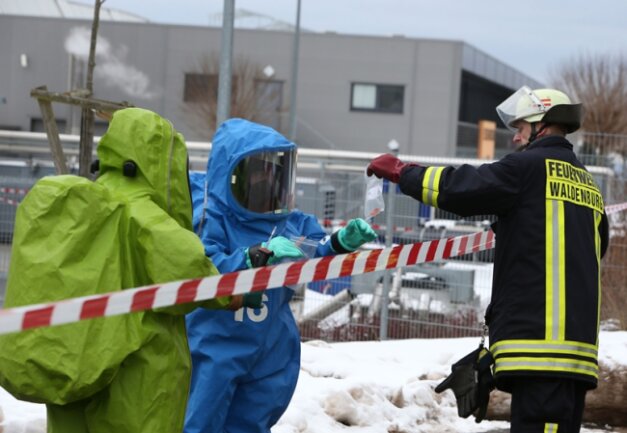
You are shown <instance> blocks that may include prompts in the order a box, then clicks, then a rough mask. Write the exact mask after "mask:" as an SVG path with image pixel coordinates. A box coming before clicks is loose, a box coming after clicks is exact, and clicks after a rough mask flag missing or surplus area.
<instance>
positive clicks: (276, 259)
mask: <svg viewBox="0 0 627 433" xmlns="http://www.w3.org/2000/svg"><path fill="white" fill-rule="evenodd" d="M263 246H264V247H265V248H267V249H269V250H270V251H272V252H273V253H274V254H272V256H271V257H270V259H269V260H268V264H269V265H273V264H275V263H280V262H282V261H284V260H286V259H287V260H290V261H291V260H298V259H302V258H303V257H305V253H303V250H301V249H300V248H298V247H297V246H296V244H295V243H294V242H292V241H290V240H289V239H287V238H284V237H283V236H277V237H276V238H272V239H270V242H268V243H265V242H264V243H263Z"/></svg>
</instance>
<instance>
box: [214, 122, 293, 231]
mask: <svg viewBox="0 0 627 433" xmlns="http://www.w3.org/2000/svg"><path fill="white" fill-rule="evenodd" d="M295 148H296V144H294V143H293V142H291V141H289V140H288V139H286V138H285V137H283V136H282V135H281V134H279V133H278V132H277V131H275V130H274V129H272V128H270V127H268V126H264V125H259V124H257V123H253V122H250V121H248V120H244V119H230V120H227V121H226V122H224V123H222V125H220V127H219V128H218V130H217V131H216V134H215V136H214V139H213V143H212V148H211V156H210V158H209V160H208V162H207V175H206V179H207V194H208V200H209V202H210V203H212V204H215V205H216V207H218V208H219V211H220V214H221V215H222V216H223V217H226V218H228V219H229V220H230V221H233V219H235V220H237V221H240V222H245V221H254V222H255V224H261V225H265V224H267V225H269V226H271V227H270V230H272V226H274V225H276V224H277V223H278V222H280V221H282V220H284V219H285V218H286V217H287V216H286V215H276V214H259V213H254V212H250V211H249V210H247V209H245V208H243V207H242V206H240V205H239V203H238V202H237V201H236V200H235V199H234V198H233V195H232V194H231V173H232V172H233V169H234V168H235V166H236V165H237V164H238V163H239V162H240V161H241V160H242V159H243V158H245V157H246V156H248V155H251V154H255V153H259V152H279V151H286V150H293V149H295ZM211 214H212V215H213V216H214V217H216V215H215V213H214V212H211Z"/></svg>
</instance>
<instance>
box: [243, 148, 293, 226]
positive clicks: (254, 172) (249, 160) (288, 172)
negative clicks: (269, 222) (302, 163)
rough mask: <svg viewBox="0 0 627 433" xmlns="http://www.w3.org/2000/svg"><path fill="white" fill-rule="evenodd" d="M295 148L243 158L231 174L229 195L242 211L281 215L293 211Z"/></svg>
mask: <svg viewBox="0 0 627 433" xmlns="http://www.w3.org/2000/svg"><path fill="white" fill-rule="evenodd" d="M295 185H296V149H291V150H286V151H279V152H260V153H255V154H252V155H248V156H246V157H245V158H243V159H242V160H241V161H240V162H239V163H238V164H237V166H236V167H235V169H234V170H233V172H232V173H231V193H232V194H233V197H234V198H235V200H236V201H237V202H238V203H239V204H240V205H241V206H242V207H243V208H245V209H248V210H249V211H251V212H257V213H272V214H283V213H289V212H290V211H291V210H292V209H293V208H294V189H295Z"/></svg>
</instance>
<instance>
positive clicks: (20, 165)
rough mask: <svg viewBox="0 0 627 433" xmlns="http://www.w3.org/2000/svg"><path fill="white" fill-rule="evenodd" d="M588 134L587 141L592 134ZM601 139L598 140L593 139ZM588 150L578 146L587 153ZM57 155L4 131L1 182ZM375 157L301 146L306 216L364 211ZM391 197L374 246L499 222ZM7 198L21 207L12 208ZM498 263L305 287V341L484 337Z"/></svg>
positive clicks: (618, 256) (615, 195)
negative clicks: (387, 280) (367, 175)
mask: <svg viewBox="0 0 627 433" xmlns="http://www.w3.org/2000/svg"><path fill="white" fill-rule="evenodd" d="M582 140H584V141H582V142H585V140H586V136H584V138H583V139H582ZM61 141H62V144H63V147H64V150H65V152H66V155H67V156H68V158H69V162H70V166H72V162H73V160H72V158H74V157H75V156H76V155H77V154H78V137H77V136H68V135H62V136H61ZM97 141H98V137H96V142H97ZM600 142H601V140H599V139H596V141H595V143H600ZM611 143H612V144H611V145H612V146H613V149H615V150H613V151H614V152H616V153H617V154H618V155H623V157H624V155H625V149H626V148H627V146H625V145H624V144H623V145H622V146H623V147H622V148H621V147H620V146H621V144H620V143H621V142H620V140H618V139H613V140H612V141H611ZM617 143H619V144H617ZM623 143H624V142H623ZM187 145H188V149H189V154H190V163H191V168H192V169H195V170H203V171H204V169H205V166H206V161H207V157H208V155H209V153H210V150H211V146H210V144H209V143H201V142H188V143H187ZM382 147H383V146H382ZM589 148H590V147H589V146H588V147H584V146H579V149H582V150H586V149H589ZM384 151H385V150H382V153H383V152H384ZM621 152H622V153H621ZM49 153H50V151H49V149H48V145H47V139H46V136H45V134H40V133H24V132H13V131H10V132H9V131H0V160H1V161H0V170H1V172H0V187H14V188H15V187H19V188H21V189H22V190H24V189H28V188H30V186H32V185H33V184H34V183H35V181H36V180H37V179H38V178H40V177H41V176H43V175H46V174H51V173H53V171H54V170H53V166H52V164H51V162H50V161H51V160H50V158H49ZM599 154H600V155H603V154H602V153H599ZM377 155H378V153H362V152H349V151H338V150H323V149H306V148H300V149H299V159H298V171H297V194H296V202H297V206H298V207H299V208H300V209H301V210H302V211H304V212H306V213H310V214H314V215H316V216H317V217H318V218H319V220H320V221H321V223H322V224H323V225H324V227H325V229H326V230H327V231H328V232H329V233H330V232H332V231H333V230H336V229H338V228H339V227H340V226H341V225H342V224H343V223H345V222H346V221H348V220H350V219H351V218H356V217H363V216H364V212H363V200H364V187H365V182H364V170H365V167H366V166H367V164H368V163H369V162H370V161H371V160H372V159H373V158H374V157H376V156H377ZM583 156H584V158H585V155H583ZM400 158H401V159H403V160H406V161H414V162H418V163H422V164H429V165H460V164H471V165H475V166H477V165H480V164H483V163H486V162H489V161H485V160H477V159H474V158H443V157H429V156H415V155H400ZM593 160H594V161H596V162H603V164H602V165H600V166H589V167H588V168H589V170H590V171H591V172H592V173H593V175H594V176H595V178H596V179H597V181H598V182H599V184H600V186H601V188H602V189H603V193H604V197H605V200H606V203H607V204H612V203H619V202H624V201H627V198H626V197H625V184H626V179H625V173H627V170H623V168H624V165H620V164H618V163H617V161H619V158H618V157H617V156H612V157H611V158H599V157H598V155H597V158H596V159H593ZM610 162H611V163H610ZM74 167H75V164H74ZM621 170H622V171H621ZM390 194H394V196H395V205H394V212H393V215H391V221H392V227H389V226H388V225H387V224H386V218H385V216H384V215H378V216H377V217H375V218H374V220H373V225H374V226H375V227H377V233H378V235H379V237H378V239H377V241H376V242H374V243H372V244H370V245H368V247H369V248H378V247H381V246H382V245H383V244H384V243H385V240H386V239H387V238H388V237H390V238H391V241H392V242H393V243H396V244H408V243H415V242H419V241H425V240H432V239H440V238H445V237H452V236H458V235H462V234H468V233H473V232H476V231H482V230H486V229H487V228H488V227H489V224H490V223H491V222H492V221H493V218H492V217H491V216H487V215H485V216H477V217H472V218H463V219H462V218H460V217H458V216H456V215H454V214H451V213H448V212H445V211H441V210H437V209H434V208H431V207H428V206H425V205H424V204H421V203H419V202H417V201H416V200H414V199H412V198H410V197H407V196H404V195H403V194H401V193H400V192H399V191H398V190H397V188H388V187H387V186H386V187H385V190H384V195H385V196H386V197H389V196H390ZM0 198H3V199H4V201H2V200H0V233H2V232H4V233H5V234H4V235H3V236H1V237H0V297H1V296H2V289H3V285H4V280H6V276H7V272H8V267H9V266H8V264H9V257H10V240H11V233H12V229H13V219H14V215H15V209H16V206H15V203H17V202H18V201H19V200H20V199H21V196H20V194H19V193H14V194H9V193H2V192H0ZM9 200H12V201H13V202H14V203H13V204H10V203H9ZM611 221H612V228H613V242H612V243H611V250H610V253H608V254H609V257H610V259H608V260H606V262H607V263H606V265H605V268H604V279H605V280H607V281H608V284H613V285H620V284H623V290H624V289H625V287H624V281H625V280H626V279H625V276H626V274H627V259H624V258H625V254H626V253H625V251H626V250H627V246H626V245H627V244H626V242H625V217H624V213H623V214H619V215H615V216H614V217H613V218H612V219H611ZM492 260H493V252H492V251H484V252H480V253H474V254H468V255H466V256H463V257H457V258H455V259H451V260H446V261H442V262H439V263H431V264H428V265H427V264H425V265H417V266H413V267H411V268H406V269H402V270H398V271H397V272H396V273H395V275H394V279H393V283H392V285H391V290H390V293H389V301H388V302H387V303H385V305H382V302H381V299H382V293H383V292H382V288H383V285H382V276H383V274H382V273H381V272H378V273H370V274H364V275H359V276H354V277H345V278H342V279H336V280H330V281H323V282H316V283H312V284H309V285H308V287H307V288H305V287H301V288H300V289H299V290H298V291H297V293H296V294H295V296H294V299H293V302H292V306H293V311H294V314H295V316H296V318H297V320H298V322H299V325H300V328H301V335H302V338H303V339H305V340H307V339H324V340H328V341H347V340H370V339H378V338H380V336H381V334H380V332H381V329H382V326H383V327H384V328H385V329H386V330H387V332H386V335H387V338H417V337H421V338H422V337H425V338H431V337H449V336H451V337H453V336H454V337H459V336H468V335H478V334H479V332H480V326H479V323H480V322H481V320H482V317H483V314H484V311H485V307H486V306H487V303H488V302H489V297H490V291H491V279H492ZM623 294H624V291H623ZM622 298H626V297H625V296H622ZM0 302H1V298H0ZM609 302H610V303H611V302H614V303H616V302H620V301H616V300H614V301H612V300H610V301H609ZM383 308H387V315H385V316H383V317H387V324H386V323H383V324H382V323H381V317H382V315H381V311H382V309H383ZM607 314H614V315H615V314H619V313H613V312H609V313H607ZM622 320H623V322H622V323H623V325H622V326H626V325H627V321H625V319H622Z"/></svg>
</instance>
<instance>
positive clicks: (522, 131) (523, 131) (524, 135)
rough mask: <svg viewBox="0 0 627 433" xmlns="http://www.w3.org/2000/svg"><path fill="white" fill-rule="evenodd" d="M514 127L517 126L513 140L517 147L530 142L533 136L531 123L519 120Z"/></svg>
mask: <svg viewBox="0 0 627 433" xmlns="http://www.w3.org/2000/svg"><path fill="white" fill-rule="evenodd" d="M514 127H515V128H516V133H515V134H514V139H513V142H514V144H515V145H516V147H520V146H525V145H527V144H529V137H530V136H531V123H529V122H525V121H524V120H519V121H518V122H517V123H516V124H515V125H514Z"/></svg>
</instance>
